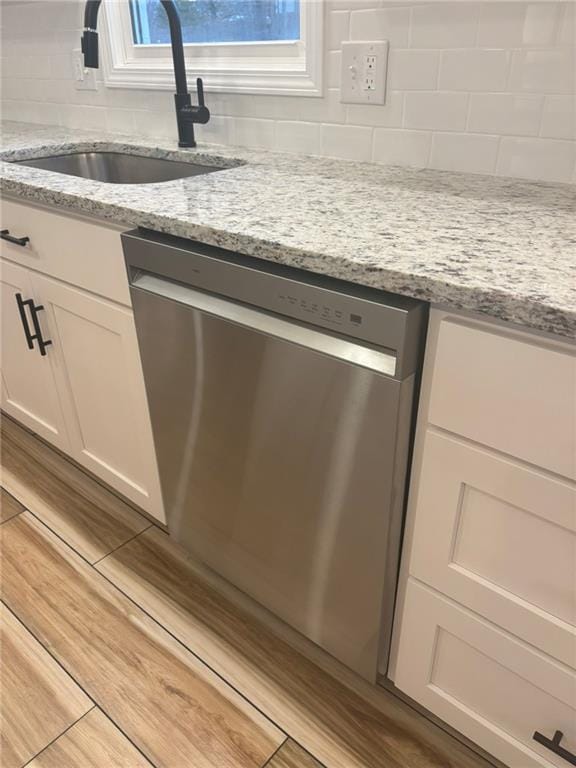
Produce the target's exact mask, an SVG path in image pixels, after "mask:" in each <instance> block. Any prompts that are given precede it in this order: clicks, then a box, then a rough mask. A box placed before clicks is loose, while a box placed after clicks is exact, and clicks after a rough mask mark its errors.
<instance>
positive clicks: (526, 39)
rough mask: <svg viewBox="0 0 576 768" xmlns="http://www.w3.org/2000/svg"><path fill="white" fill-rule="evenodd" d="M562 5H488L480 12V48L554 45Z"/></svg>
mask: <svg viewBox="0 0 576 768" xmlns="http://www.w3.org/2000/svg"><path fill="white" fill-rule="evenodd" d="M560 5H561V4H560V3H546V2H536V3H532V2H526V3H523V2H517V0H512V2H500V1H498V0H497V2H485V3H482V6H481V9H480V20H479V24H478V46H480V47H481V48H518V47H522V46H539V45H552V44H553V35H554V30H555V26H556V24H557V23H558V11H559V7H560Z"/></svg>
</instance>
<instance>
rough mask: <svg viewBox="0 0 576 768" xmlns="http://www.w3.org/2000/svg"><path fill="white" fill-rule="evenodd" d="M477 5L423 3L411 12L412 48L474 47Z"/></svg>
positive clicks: (466, 3) (465, 3)
mask: <svg viewBox="0 0 576 768" xmlns="http://www.w3.org/2000/svg"><path fill="white" fill-rule="evenodd" d="M478 13H479V5H478V4H477V3H471V2H452V3H438V2H431V3H424V4H423V5H416V7H414V8H413V9H412V25H411V38H410V40H411V43H410V44H411V45H412V47H413V48H468V47H472V46H474V45H475V43H476V33H477V29H478Z"/></svg>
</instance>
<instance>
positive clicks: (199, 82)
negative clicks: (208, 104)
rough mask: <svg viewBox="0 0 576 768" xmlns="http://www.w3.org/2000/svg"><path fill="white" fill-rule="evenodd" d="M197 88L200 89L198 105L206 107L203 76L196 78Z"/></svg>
mask: <svg viewBox="0 0 576 768" xmlns="http://www.w3.org/2000/svg"><path fill="white" fill-rule="evenodd" d="M196 90H197V91H198V106H199V107H204V106H205V104H204V83H203V82H202V78H201V77H197V78H196Z"/></svg>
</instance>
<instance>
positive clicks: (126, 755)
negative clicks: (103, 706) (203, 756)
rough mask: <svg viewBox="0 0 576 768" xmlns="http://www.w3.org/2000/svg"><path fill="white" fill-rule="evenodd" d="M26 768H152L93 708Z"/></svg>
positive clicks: (95, 708) (113, 726)
mask: <svg viewBox="0 0 576 768" xmlns="http://www.w3.org/2000/svg"><path fill="white" fill-rule="evenodd" d="M27 768H151V763H149V762H148V760H146V758H145V757H144V756H143V755H141V754H140V752H138V750H137V749H136V747H135V746H134V745H133V744H132V743H131V742H130V741H128V739H127V738H126V737H125V736H124V735H123V734H122V733H121V732H120V731H119V730H118V728H116V726H115V725H114V723H112V722H111V721H110V720H109V719H108V718H107V717H106V715H105V714H104V713H103V712H102V711H101V710H100V709H98V708H97V707H94V709H93V710H91V711H90V712H88V714H87V715H84V717H83V718H82V719H81V720H79V721H78V722H77V723H75V724H74V725H73V726H72V728H70V729H69V730H67V731H66V733H63V734H62V735H61V736H59V737H58V738H57V739H56V741H54V742H53V743H52V744H50V745H49V746H48V747H46V749H45V750H44V751H43V752H41V753H40V754H39V755H38V756H37V757H35V758H34V760H32V761H31V762H30V763H28V766H27ZM275 768H277V767H275ZM281 768H283V767H282V766H281Z"/></svg>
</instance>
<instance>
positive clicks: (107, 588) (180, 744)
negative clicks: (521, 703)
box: [0, 418, 489, 768]
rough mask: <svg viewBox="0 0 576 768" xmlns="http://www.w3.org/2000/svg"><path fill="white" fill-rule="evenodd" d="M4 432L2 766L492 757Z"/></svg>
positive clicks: (283, 765) (469, 765)
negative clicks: (298, 638) (367, 692)
mask: <svg viewBox="0 0 576 768" xmlns="http://www.w3.org/2000/svg"><path fill="white" fill-rule="evenodd" d="M1 436H2V444H1V448H2V451H1V464H2V486H3V488H2V496H1V503H2V509H1V511H0V522H1V525H0V540H1V547H2V550H1V561H0V566H1V570H0V574H1V576H0V597H1V599H2V601H3V604H4V607H3V608H2V612H1V614H0V622H1V626H0V629H1V632H2V644H1V647H0V654H1V657H2V658H1V662H2V678H1V685H2V688H1V691H0V694H1V696H0V714H1V717H0V749H1V753H0V764H1V765H2V768H24V766H28V768H264V767H265V766H266V768H488V766H489V764H488V763H487V762H486V761H485V760H483V759H482V758H480V757H478V756H477V755H476V754H474V753H472V752H471V751H470V750H468V749H467V748H466V747H464V746H463V745H461V744H460V743H459V742H458V741H456V740H455V739H453V738H452V737H451V736H449V735H448V734H446V733H444V732H443V731H441V730H439V729H438V728H436V727H435V726H433V725H431V724H430V723H429V722H428V721H427V720H426V719H425V718H423V717H422V716H421V715H419V714H417V713H416V712H415V711H414V710H412V709H411V708H410V707H408V706H407V705H406V704H404V703H403V702H400V701H399V700H398V699H396V698H395V697H394V696H392V695H391V694H389V693H387V692H385V691H381V692H378V693H376V694H374V695H373V696H372V698H373V701H368V700H367V698H366V697H365V696H361V695H359V693H358V692H357V691H354V690H352V688H351V687H350V686H349V685H345V684H344V683H343V682H342V679H338V674H336V675H332V674H328V672H327V671H325V670H324V669H323V668H322V667H321V666H318V665H316V664H314V663H313V662H312V661H311V660H310V659H309V658H307V657H306V656H305V655H303V654H302V653H301V652H300V650H298V649H297V648H296V647H295V645H294V643H292V642H288V640H287V639H286V637H280V636H279V634H278V631H277V629H275V628H273V627H272V626H271V624H270V622H268V621H267V620H264V619H263V618H262V617H261V616H259V614H258V612H257V611H253V610H251V609H250V610H249V609H248V608H247V606H246V605H245V604H243V603H242V600H241V599H236V597H237V596H236V595H234V590H233V588H231V587H227V586H225V585H223V584H221V583H219V582H218V580H217V579H214V577H209V576H208V575H207V574H206V573H204V572H203V570H202V568H201V567H199V566H197V565H196V564H194V563H193V562H191V561H190V560H189V559H188V558H187V557H186V556H185V555H184V554H183V553H182V552H181V551H180V550H179V549H178V548H177V547H175V546H174V545H173V544H172V543H171V541H170V539H169V537H168V536H167V535H166V534H165V533H164V532H163V531H161V530H160V529H159V528H157V527H156V526H152V525H151V524H150V523H149V521H148V520H147V519H145V518H144V517H143V516H141V515H140V514H139V513H138V512H136V511H135V510H134V509H133V508H132V507H130V506H129V505H127V504H125V503H124V502H123V501H121V500H120V499H119V498H118V497H117V496H115V495H114V494H113V493H111V492H110V491H109V490H107V489H106V488H105V487H104V486H103V485H101V484H99V483H98V482H96V481H95V480H94V479H93V478H91V477H90V476H88V475H87V474H85V473H83V472H82V471H81V470H79V469H78V468H77V467H75V466H74V465H72V464H71V463H70V462H68V461H67V460H66V459H65V458H63V457H62V456H61V455H60V454H58V453H56V452H55V451H53V450H52V449H51V448H49V447H48V446H46V445H45V444H44V443H43V442H41V441H40V440H38V439H37V438H36V437H34V436H33V435H31V434H30V433H29V432H27V431H25V430H24V429H22V428H21V427H19V426H18V425H17V424H16V423H15V422H13V421H11V420H10V419H8V418H4V419H3V423H2V435H1ZM244 600H245V599H244ZM360 687H361V686H360Z"/></svg>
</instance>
